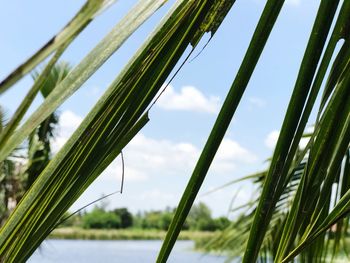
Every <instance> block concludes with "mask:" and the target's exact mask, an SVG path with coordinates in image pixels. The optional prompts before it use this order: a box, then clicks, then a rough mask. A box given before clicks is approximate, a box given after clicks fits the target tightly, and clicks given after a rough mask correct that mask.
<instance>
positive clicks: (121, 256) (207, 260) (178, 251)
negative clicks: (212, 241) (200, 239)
mask: <svg viewBox="0 0 350 263" xmlns="http://www.w3.org/2000/svg"><path fill="white" fill-rule="evenodd" d="M161 244H162V243H161V241H153V240H152V241H149V240H147V241H143V240H137V241H135V240H130V241H124V240H117V241H114V240H113V241H101V240H96V241H95V240H48V241H45V242H44V243H43V245H42V246H41V247H40V249H39V250H37V251H36V252H35V253H34V255H33V256H32V257H31V258H30V259H29V261H28V262H29V263H43V262H45V263H50V262H62V263H63V262H64V263H69V262H74V263H75V262H77V263H83V262H84V263H93V262H102V263H109V262H131V263H136V262H137V263H139V262H144V263H146V262H155V259H156V257H157V254H158V251H159V249H160V246H161ZM192 248H193V242H192V241H178V242H177V243H176V246H175V248H174V250H173V252H172V254H171V256H170V258H169V260H168V262H181V263H186V262H188V263H190V262H191V263H192V262H203V263H222V262H224V261H225V257H220V256H213V255H203V254H201V253H197V252H194V251H193V250H192Z"/></svg>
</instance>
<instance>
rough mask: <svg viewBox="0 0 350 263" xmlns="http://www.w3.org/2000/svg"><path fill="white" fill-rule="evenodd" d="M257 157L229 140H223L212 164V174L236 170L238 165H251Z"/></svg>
mask: <svg viewBox="0 0 350 263" xmlns="http://www.w3.org/2000/svg"><path fill="white" fill-rule="evenodd" d="M255 161H257V157H256V156H255V155H254V154H253V153H251V152H250V151H248V150H247V149H245V148H244V147H242V146H241V145H239V144H238V143H237V142H236V141H233V140H231V139H224V140H223V141H222V143H221V145H220V147H219V150H218V152H217V155H216V158H215V161H214V164H213V171H214V172H219V173H220V172H222V173H226V172H230V171H233V170H234V169H235V168H236V165H237V164H239V163H246V164H247V163H248V164H249V163H253V162H255Z"/></svg>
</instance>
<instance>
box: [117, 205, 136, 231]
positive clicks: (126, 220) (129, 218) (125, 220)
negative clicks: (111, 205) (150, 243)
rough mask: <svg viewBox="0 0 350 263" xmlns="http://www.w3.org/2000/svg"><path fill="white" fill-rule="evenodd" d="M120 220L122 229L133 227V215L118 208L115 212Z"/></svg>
mask: <svg viewBox="0 0 350 263" xmlns="http://www.w3.org/2000/svg"><path fill="white" fill-rule="evenodd" d="M113 213H115V214H116V215H117V216H119V218H120V228H128V227H131V226H132V225H133V215H132V214H131V213H130V212H129V211H128V209H127V208H117V209H114V210H113Z"/></svg>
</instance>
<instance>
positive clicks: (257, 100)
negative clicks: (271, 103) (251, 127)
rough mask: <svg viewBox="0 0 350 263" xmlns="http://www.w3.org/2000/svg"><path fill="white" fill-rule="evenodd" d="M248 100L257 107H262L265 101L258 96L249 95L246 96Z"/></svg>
mask: <svg viewBox="0 0 350 263" xmlns="http://www.w3.org/2000/svg"><path fill="white" fill-rule="evenodd" d="M248 102H249V103H250V104H251V105H253V106H255V107H258V108H263V107H265V106H266V101H265V100H263V99H261V98H258V97H250V98H248Z"/></svg>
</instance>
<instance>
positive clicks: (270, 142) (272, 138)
mask: <svg viewBox="0 0 350 263" xmlns="http://www.w3.org/2000/svg"><path fill="white" fill-rule="evenodd" d="M313 129H314V128H313V127H309V128H306V131H305V133H312V132H313ZM279 134H280V132H279V131H277V130H274V131H272V132H270V133H269V134H268V135H267V137H266V139H265V145H266V146H267V147H268V148H270V149H274V148H275V146H276V144H277V140H278V136H279ZM309 139H310V138H309V137H303V138H301V139H300V142H299V147H300V148H301V149H304V148H305V147H306V145H307V143H308V142H309Z"/></svg>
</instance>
